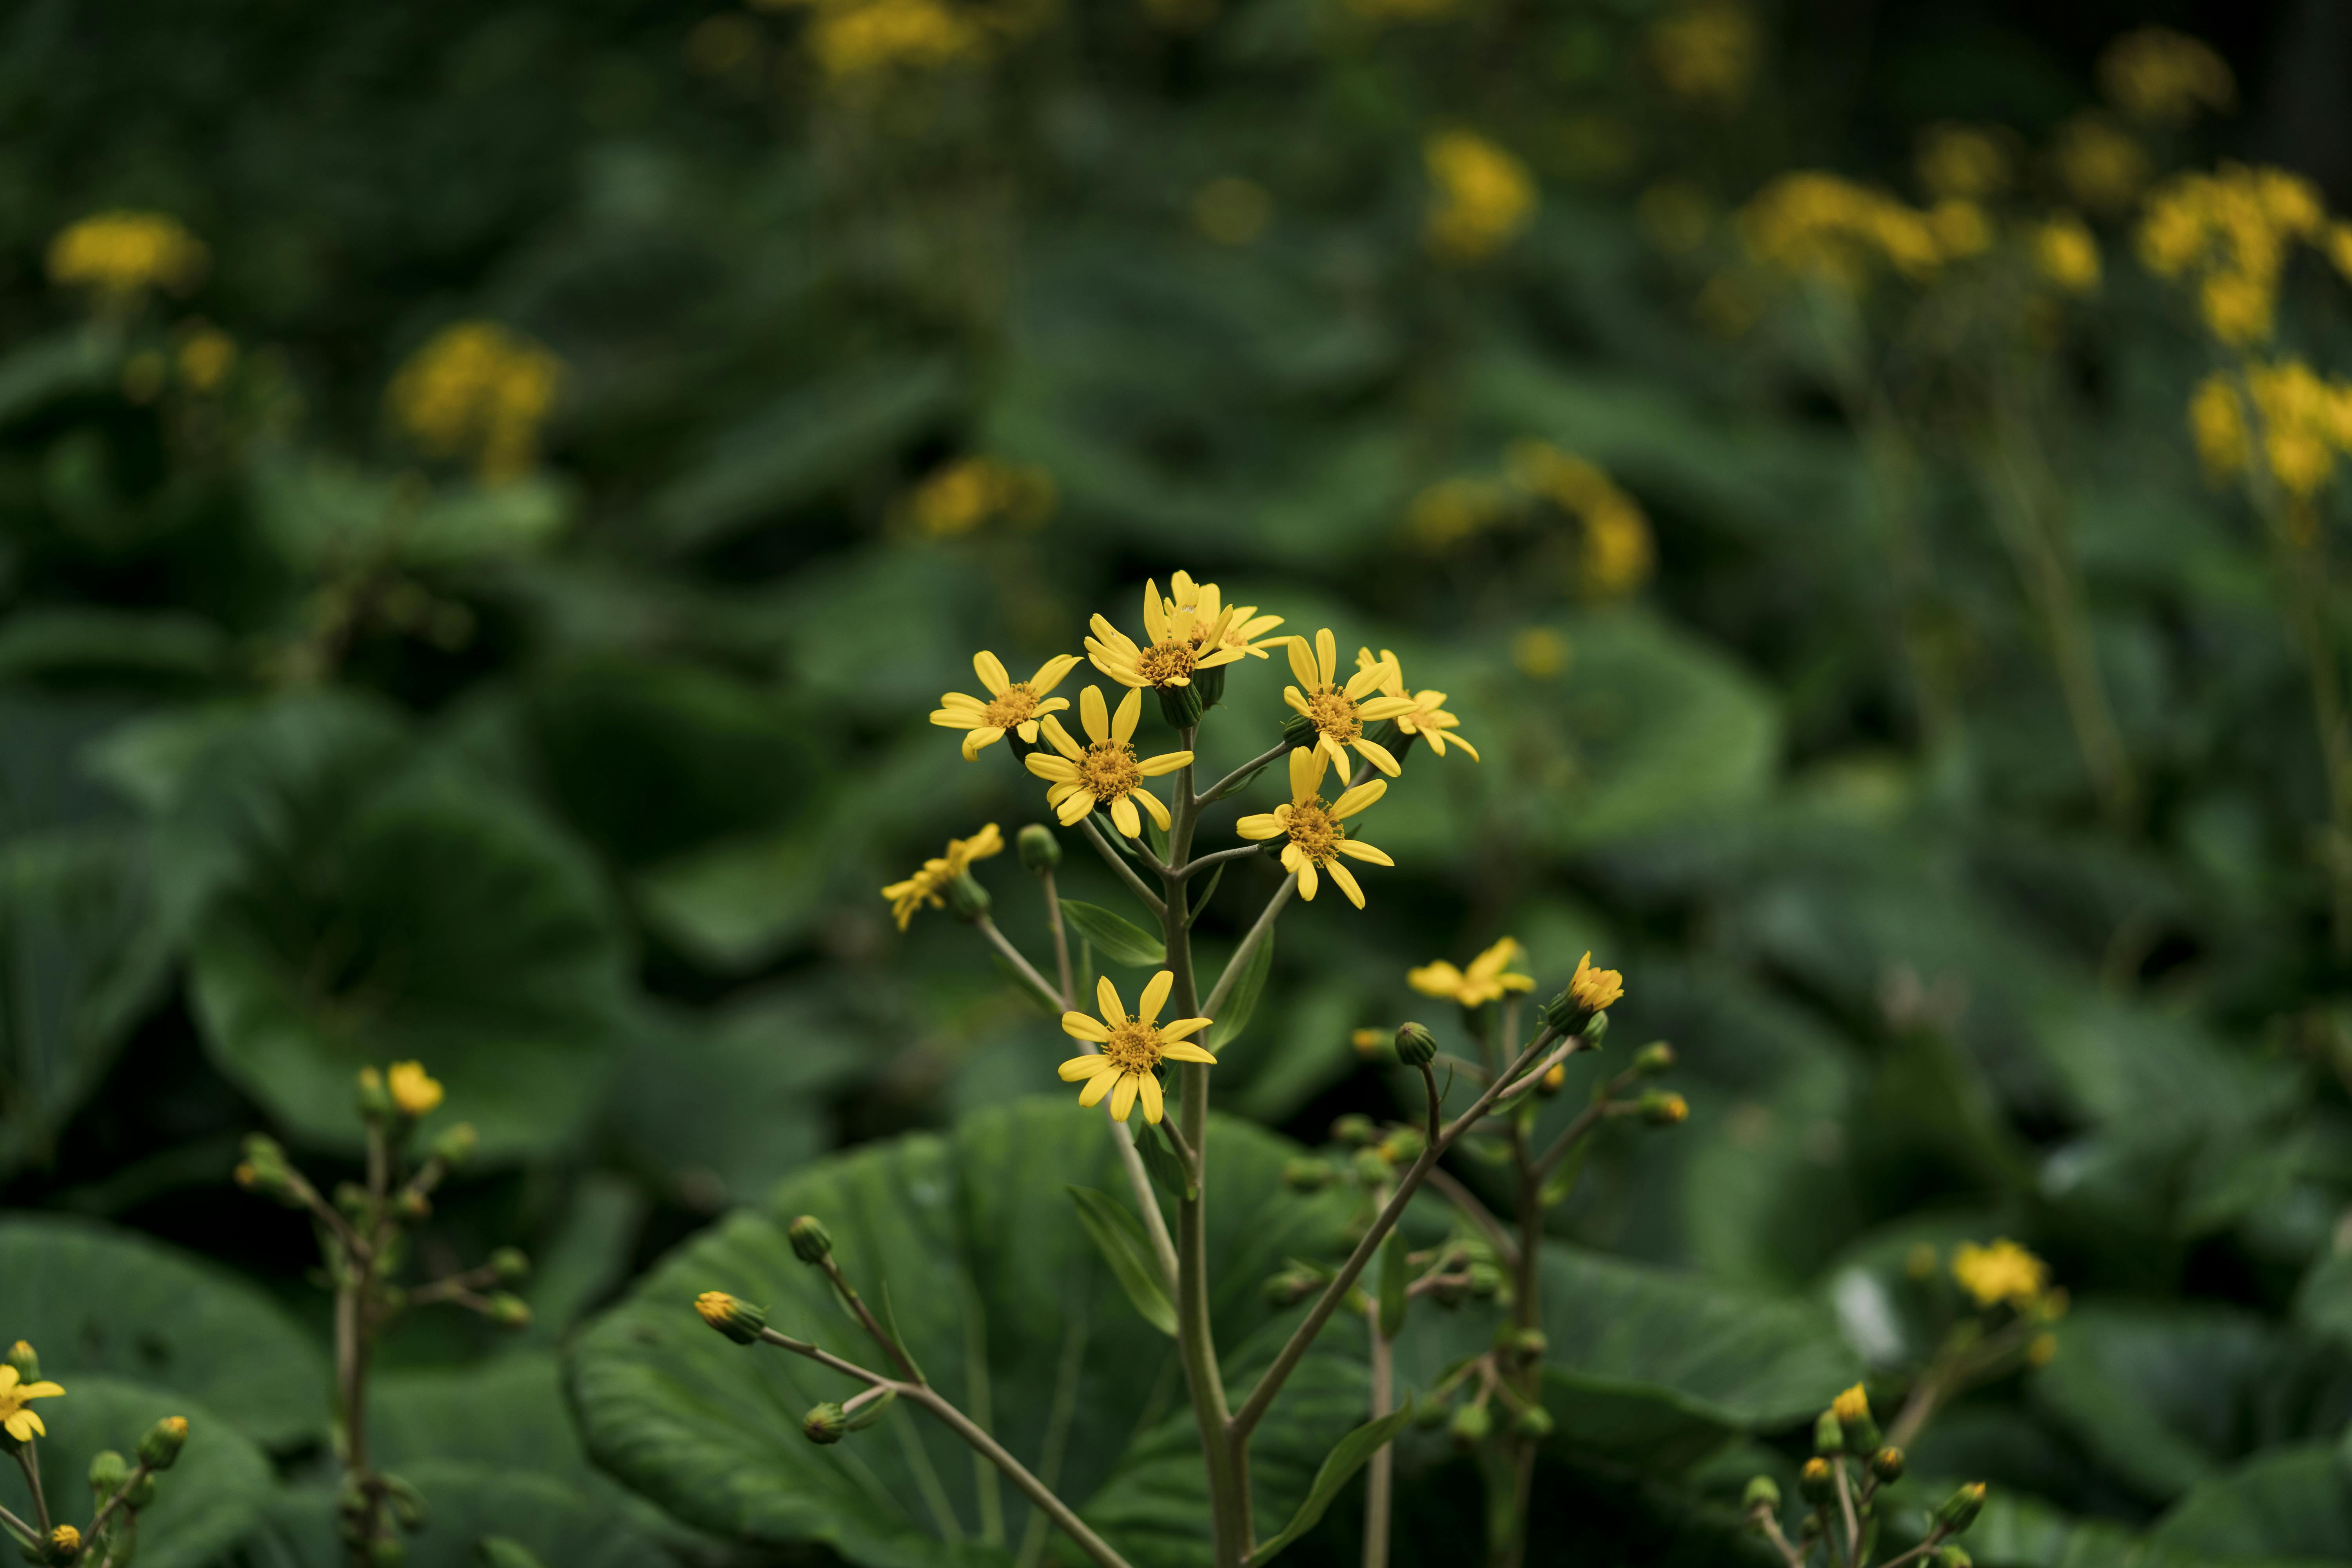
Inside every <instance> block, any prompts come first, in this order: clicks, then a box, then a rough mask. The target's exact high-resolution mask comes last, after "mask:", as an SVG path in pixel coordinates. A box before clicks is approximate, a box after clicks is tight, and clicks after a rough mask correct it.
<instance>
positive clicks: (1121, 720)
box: [1022, 686, 1192, 838]
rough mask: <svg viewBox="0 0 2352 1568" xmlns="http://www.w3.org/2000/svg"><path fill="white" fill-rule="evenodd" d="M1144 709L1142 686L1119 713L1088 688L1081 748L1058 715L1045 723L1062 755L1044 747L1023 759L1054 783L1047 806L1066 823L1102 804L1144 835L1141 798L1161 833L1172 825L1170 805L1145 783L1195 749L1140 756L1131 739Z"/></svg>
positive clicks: (1127, 829) (1123, 826)
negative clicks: (1139, 810)
mask: <svg viewBox="0 0 2352 1568" xmlns="http://www.w3.org/2000/svg"><path fill="white" fill-rule="evenodd" d="M1142 710H1143V692H1142V690H1141V689H1140V688H1139V689H1135V690H1132V691H1129V693H1128V694H1127V699H1126V700H1124V701H1122V702H1121V703H1120V704H1119V705H1118V712H1116V713H1112V712H1110V711H1109V710H1108V708H1107V707H1106V705H1105V704H1104V702H1103V694H1102V688H1101V687H1099V686H1089V687H1087V689H1085V690H1084V691H1082V692H1080V693H1079V694H1078V721H1079V722H1080V723H1081V724H1083V725H1084V726H1085V727H1086V731H1087V742H1089V744H1088V745H1087V747H1086V748H1085V749H1084V750H1083V751H1082V750H1080V749H1079V747H1078V743H1077V742H1076V741H1073V740H1071V739H1070V733H1069V731H1066V730H1065V729H1063V728H1062V721H1060V720H1058V719H1047V720H1046V721H1045V739H1046V741H1047V742H1049V743H1050V744H1051V745H1052V746H1053V748H1054V750H1055V751H1056V752H1060V753H1061V755H1060V756H1052V755H1049V754H1047V753H1046V752H1045V751H1043V750H1042V749H1041V750H1038V751H1034V752H1030V753H1029V754H1028V756H1026V757H1024V758H1023V759H1022V760H1023V761H1024V763H1027V764H1028V768H1029V771H1030V772H1031V773H1035V774H1036V775H1037V776H1038V777H1039V778H1041V779H1044V780H1045V781H1046V782H1047V783H1049V784H1052V785H1053V787H1052V788H1051V789H1049V790H1047V791H1046V792H1045V804H1046V805H1050V806H1052V807H1053V808H1054V815H1055V818H1056V819H1057V820H1059V821H1060V823H1061V825H1062V826H1065V827H1068V826H1071V825H1072V824H1074V823H1076V822H1078V821H1080V820H1082V819H1083V818H1084V817H1085V816H1086V815H1087V813H1088V812H1090V811H1092V810H1094V809H1095V808H1096V807H1097V805H1100V806H1105V807H1108V809H1109V811H1110V819H1111V821H1112V822H1113V823H1114V824H1116V825H1117V826H1118V830H1119V831H1120V832H1121V833H1124V834H1126V835H1127V836H1128V837H1129V838H1140V837H1143V820H1142V818H1140V817H1139V816H1137V815H1136V812H1135V803H1136V802H1137V801H1141V802H1142V803H1143V809H1144V810H1146V811H1148V812H1150V814H1151V820H1152V821H1154V822H1156V823H1158V824H1159V825H1160V830H1161V831H1162V832H1165V831H1167V828H1168V808H1167V807H1166V806H1164V805H1160V797H1159V796H1158V795H1153V794H1152V793H1151V792H1150V790H1148V789H1145V788H1144V787H1143V781H1144V780H1145V779H1156V778H1158V777H1160V775H1161V774H1162V773H1174V772H1175V771H1176V770H1177V769H1178V768H1181V767H1182V766H1184V765H1185V764H1186V763H1190V762H1191V761H1192V752H1160V755H1158V756H1156V757H1144V758H1141V759H1139V758H1138V757H1137V756H1136V754H1135V747H1134V746H1133V745H1132V744H1130V743H1129V742H1131V740H1132V739H1133V737H1134V734H1135V721H1136V716H1137V715H1138V714H1139V713H1140V712H1141V711H1142Z"/></svg>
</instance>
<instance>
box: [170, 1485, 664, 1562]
mask: <svg viewBox="0 0 2352 1568" xmlns="http://www.w3.org/2000/svg"><path fill="white" fill-rule="evenodd" d="M397 1473H398V1475H399V1476H400V1478H401V1479H403V1480H405V1481H407V1482H408V1483H409V1484H410V1485H412V1486H414V1487H415V1489H417V1491H418V1492H419V1493H420V1494H421V1495H422V1496H423V1497H424V1499H425V1528H424V1529H422V1530H421V1531H417V1533H415V1535H412V1536H409V1537H408V1538H407V1545H408V1555H407V1559H406V1561H407V1563H408V1568H482V1555H481V1550H482V1542H484V1541H486V1540H493V1539H496V1540H506V1541H511V1542H516V1543H517V1544H519V1545H520V1546H522V1547H523V1548H524V1549H525V1550H526V1551H529V1552H531V1553H532V1554H533V1555H534V1556H536V1557H538V1558H539V1559H540V1560H541V1562H543V1563H554V1564H560V1565H561V1568H646V1565H647V1564H650V1563H662V1562H664V1561H666V1558H665V1555H664V1553H663V1552H662V1551H661V1549H660V1545H659V1543H658V1542H657V1541H656V1538H655V1537H654V1536H652V1535H650V1534H648V1533H647V1532H646V1531H644V1530H642V1529H640V1528H639V1527H638V1525H637V1524H636V1523H635V1521H632V1520H631V1519H630V1518H629V1517H628V1515H627V1514H626V1513H625V1512H624V1511H623V1510H622V1509H621V1508H620V1507H619V1506H618V1504H617V1503H615V1502H613V1501H611V1500H605V1499H602V1498H598V1497H596V1496H594V1495H593V1494H591V1493H586V1492H582V1491H579V1490H576V1489H573V1488H572V1487H570V1486H567V1485H565V1484H564V1483H563V1482H562V1480H560V1479H557V1478H555V1477H553V1476H549V1475H543V1474H540V1473H538V1472H536V1471H530V1470H499V1469H491V1468H483V1467H481V1466H479V1465H476V1464H471V1463H451V1462H448V1461H446V1460H438V1459H433V1460H425V1461H422V1462H420V1463H417V1464H414V1465H410V1466H408V1467H406V1468H404V1469H402V1470H400V1471H398V1472H397ZM140 1561H141V1563H145V1561H146V1558H145V1557H144V1556H143V1555H142V1557H141V1559H140ZM350 1561H351V1557H350V1552H349V1549H348V1548H346V1547H344V1546H343V1545H342V1544H341V1542H339V1541H338V1540H337V1539H336V1536H335V1512H334V1493H333V1491H332V1489H329V1488H326V1487H316V1486H307V1487H297V1488H293V1489H289V1490H287V1491H283V1492H280V1493H279V1494H278V1497H277V1499H276V1500H274V1501H273V1502H272V1503H271V1505H270V1509H269V1515H268V1522H267V1523H266V1524H265V1525H264V1526H263V1527H262V1528H261V1529H260V1530H259V1531H257V1532H256V1533H255V1535H254V1536H253V1538H252V1539H250V1540H249V1541H247V1542H246V1544H245V1546H244V1548H243V1550H242V1551H241V1552H239V1553H238V1557H237V1560H236V1562H237V1568H346V1565H347V1564H348V1563H350Z"/></svg>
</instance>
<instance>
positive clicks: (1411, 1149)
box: [1381, 1127, 1429, 1165]
mask: <svg viewBox="0 0 2352 1568" xmlns="http://www.w3.org/2000/svg"><path fill="white" fill-rule="evenodd" d="M1428 1147H1429V1140H1428V1138H1427V1137H1426V1136H1424V1135H1423V1132H1422V1131H1421V1129H1420V1128H1418V1127H1391V1129H1389V1135H1388V1136H1387V1137H1385V1138H1383V1139H1381V1158H1382V1159H1384V1160H1386V1161H1388V1163H1390V1164H1391V1165H1410V1164H1412V1163H1413V1162H1414V1161H1415V1160H1418V1159H1420V1158H1421V1152H1422V1151H1423V1149H1426V1148H1428Z"/></svg>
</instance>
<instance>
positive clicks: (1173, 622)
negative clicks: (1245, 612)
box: [1087, 578, 1248, 691]
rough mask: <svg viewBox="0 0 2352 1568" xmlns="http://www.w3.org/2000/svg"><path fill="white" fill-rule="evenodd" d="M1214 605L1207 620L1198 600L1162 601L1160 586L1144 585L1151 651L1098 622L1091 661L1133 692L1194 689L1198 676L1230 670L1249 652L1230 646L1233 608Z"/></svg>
mask: <svg viewBox="0 0 2352 1568" xmlns="http://www.w3.org/2000/svg"><path fill="white" fill-rule="evenodd" d="M1186 581H1187V582H1190V581H1191V579H1189V578H1187V579H1186ZM1215 605H1216V600H1215V598H1214V596H1213V595H1212V596H1211V598H1210V599H1209V602H1208V605H1207V606H1205V607H1206V608H1209V609H1212V610H1213V612H1214V613H1213V614H1212V615H1209V616H1203V614H1202V610H1203V608H1204V606H1203V605H1202V604H1201V603H1200V600H1199V596H1198V595H1197V594H1196V595H1195V596H1194V602H1193V603H1192V604H1190V605H1179V604H1178V603H1177V602H1176V601H1175V600H1173V599H1164V598H1161V597H1160V584H1158V583H1157V582H1150V583H1146V584H1144V585H1143V634H1144V636H1146V637H1150V639H1151V645H1150V647H1139V646H1138V645H1137V643H1136V641H1135V639H1134V638H1132V637H1129V636H1128V635H1127V634H1126V633H1125V632H1123V631H1120V630H1119V629H1118V627H1117V626H1112V625H1111V624H1110V622H1109V620H1108V618H1106V617H1104V616H1096V617H1095V618H1094V628H1095V635H1094V636H1092V637H1088V638H1087V658H1090V659H1092V660H1093V661H1094V667H1095V668H1097V669H1099V670H1101V671H1102V672H1103V673H1104V674H1105V675H1108V676H1109V677H1110V678H1111V679H1113V680H1116V681H1118V683H1119V684H1120V685H1121V686H1132V687H1134V688H1136V689H1138V690H1140V689H1143V688H1144V687H1147V686H1149V687H1151V688H1153V689H1157V690H1160V691H1168V690H1172V689H1175V688H1177V687H1181V686H1190V685H1192V677H1193V675H1194V674H1195V673H1196V672H1197V671H1200V670H1203V669H1213V668H1216V667H1217V666H1219V665H1221V664H1231V663H1233V662H1234V660H1235V659H1237V658H1241V657H1242V655H1243V654H1244V653H1245V652H1247V651H1248V650H1247V649H1245V648H1238V647H1227V646H1226V643H1225V629H1226V627H1227V626H1230V625H1231V624H1232V622H1233V618H1234V612H1233V610H1232V609H1231V608H1230V607H1228V608H1223V609H1218V608H1215ZM1203 649H1206V650H1207V651H1206V652H1203V651H1202V650H1203Z"/></svg>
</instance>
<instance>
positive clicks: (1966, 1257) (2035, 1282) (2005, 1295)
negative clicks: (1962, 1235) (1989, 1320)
mask: <svg viewBox="0 0 2352 1568" xmlns="http://www.w3.org/2000/svg"><path fill="white" fill-rule="evenodd" d="M1952 1278H1953V1279H1957V1280H1958V1281H1959V1282H1960V1289H1964V1290H1966V1291H1967V1292H1968V1293H1969V1295H1971V1296H1973V1297H1975V1298H1976V1299H1977V1305H1978V1306H1979V1307H1992V1306H1998V1305H2000V1303H2001V1302H2004V1301H2006V1302H2008V1303H2009V1304H2010V1305H2011V1306H2012V1307H2028V1306H2032V1304H2033V1303H2034V1302H2035V1301H2037V1300H2040V1299H2041V1297H2042V1292H2043V1291H2044V1290H2047V1289H2049V1288H2050V1265H2048V1264H2047V1263H2044V1262H2042V1259H2040V1258H2036V1257H2034V1256H2033V1254H2032V1253H2031V1252H2028V1251H2026V1250H2025V1248H2023V1247H2020V1246H2018V1245H2017V1243H2015V1242H2013V1241H2011V1240H2010V1239H2009V1237H2005V1236H2004V1237H2000V1239H1999V1240H1997V1241H1995V1242H1994V1243H1993V1244H1992V1245H1991V1246H1990V1247H1977V1246H1974V1245H1970V1246H1965V1247H1961V1248H1960V1249H1959V1250H1958V1251H1957V1252H1955V1253H1953V1254H1952Z"/></svg>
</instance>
